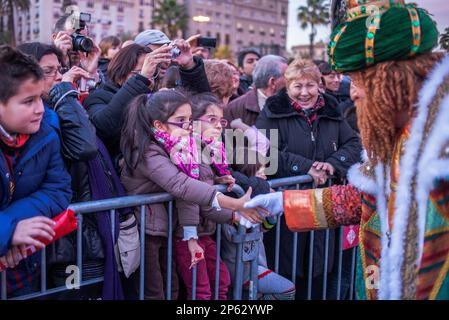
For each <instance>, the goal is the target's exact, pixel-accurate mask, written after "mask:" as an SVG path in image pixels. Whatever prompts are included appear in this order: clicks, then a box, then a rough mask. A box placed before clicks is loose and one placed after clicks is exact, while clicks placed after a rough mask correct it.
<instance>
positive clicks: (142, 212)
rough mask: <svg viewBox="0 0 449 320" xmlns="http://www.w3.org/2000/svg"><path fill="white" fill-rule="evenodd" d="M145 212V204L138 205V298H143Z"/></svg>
mask: <svg viewBox="0 0 449 320" xmlns="http://www.w3.org/2000/svg"><path fill="white" fill-rule="evenodd" d="M145 214H146V206H145V205H141V206H140V278H139V300H144V299H145Z"/></svg>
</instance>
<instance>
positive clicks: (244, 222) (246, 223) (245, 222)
mask: <svg viewBox="0 0 449 320" xmlns="http://www.w3.org/2000/svg"><path fill="white" fill-rule="evenodd" d="M236 214H238V215H239V217H240V220H239V224H240V225H241V226H243V227H245V228H246V229H251V228H255V227H257V226H258V225H259V224H253V223H251V222H250V221H249V220H248V219H246V218H245V217H244V216H242V215H241V214H240V213H239V212H236Z"/></svg>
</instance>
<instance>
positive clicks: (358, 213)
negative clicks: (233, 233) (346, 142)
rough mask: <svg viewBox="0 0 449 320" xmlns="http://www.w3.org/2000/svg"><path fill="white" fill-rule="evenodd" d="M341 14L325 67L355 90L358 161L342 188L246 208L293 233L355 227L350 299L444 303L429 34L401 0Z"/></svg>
mask: <svg viewBox="0 0 449 320" xmlns="http://www.w3.org/2000/svg"><path fill="white" fill-rule="evenodd" d="M343 5H345V3H344V2H343V1H339V2H336V3H334V6H333V8H334V9H335V11H339V8H341V7H343ZM346 6H347V9H348V11H347V17H348V18H347V20H346V21H343V22H342V23H338V22H337V23H336V24H334V25H335V26H336V28H335V30H334V31H333V33H332V36H331V42H330V44H329V53H330V62H331V65H332V67H333V68H334V69H335V70H337V71H338V72H344V73H348V74H349V75H350V77H351V79H352V80H353V81H354V83H355V85H356V88H357V92H356V93H355V94H354V97H355V103H356V105H357V111H358V116H359V119H358V122H359V127H360V132H361V136H362V142H363V145H364V147H365V150H366V154H365V162H364V163H363V164H358V165H355V166H354V167H353V168H351V169H350V171H349V173H348V180H349V182H350V184H349V185H347V186H333V187H330V188H325V189H315V190H301V191H286V192H285V193H284V194H282V193H274V194H271V195H268V196H263V197H260V198H256V199H253V200H252V201H251V202H250V203H248V204H247V206H248V207H254V206H261V207H265V208H267V209H269V211H271V212H272V214H279V213H280V212H281V211H285V217H286V222H287V225H288V227H289V228H290V229H291V230H292V231H297V232H299V231H308V230H317V229H326V228H335V227H338V226H341V225H348V224H354V223H360V234H359V249H360V250H359V253H358V263H357V274H356V291H357V298H358V299H449V275H448V270H449V201H448V196H449V130H448V126H447V123H448V121H449V98H448V96H447V95H448V93H449V58H447V57H446V58H444V57H443V56H442V54H439V53H432V49H433V48H434V47H435V46H436V45H437V41H438V31H437V29H436V24H435V22H434V21H432V19H431V18H430V15H429V14H428V13H427V12H426V11H425V10H422V9H420V8H417V7H415V6H414V5H411V4H410V5H408V4H405V3H404V1H402V0H395V1H381V2H380V1H367V3H366V4H364V5H359V4H358V2H357V1H355V0H350V1H348V2H347V3H346ZM372 6H376V7H378V9H379V10H378V12H379V13H378V14H377V15H374V16H370V15H369V13H368V11H371V10H368V9H367V8H369V7H371V8H372ZM340 12H341V11H340ZM432 70H433V71H432ZM426 79H427V80H426ZM317 169H320V168H317Z"/></svg>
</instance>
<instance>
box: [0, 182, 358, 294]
mask: <svg viewBox="0 0 449 320" xmlns="http://www.w3.org/2000/svg"><path fill="white" fill-rule="evenodd" d="M311 181H312V179H311V177H310V176H299V177H291V178H285V179H278V180H272V181H270V185H271V187H272V188H275V189H276V188H277V189H283V188H285V187H288V186H295V185H296V187H297V188H298V189H299V185H301V184H304V183H310V182H311ZM217 189H218V190H219V191H221V192H226V187H225V186H217ZM232 192H233V193H235V194H236V195H237V196H238V197H241V196H243V195H244V194H245V192H244V191H243V189H242V188H241V187H240V186H238V185H235V186H234V188H233V190H232ZM173 201H174V198H173V197H172V196H171V195H170V194H166V193H161V194H151V195H139V196H129V197H123V198H115V199H108V200H102V201H94V202H86V203H79V204H73V205H71V206H70V209H72V210H73V211H75V212H76V213H77V219H78V225H79V228H78V230H77V237H76V239H77V241H76V242H77V245H76V251H77V252H76V265H77V267H78V270H79V273H78V276H79V279H80V287H84V286H88V285H92V284H96V283H101V282H102V281H103V277H100V278H96V279H91V280H87V281H83V280H82V279H83V259H82V257H83V248H82V245H83V244H82V234H83V224H82V222H83V215H84V214H91V213H95V212H100V211H110V214H111V219H112V221H114V219H113V218H114V217H115V215H116V213H117V210H118V209H123V208H132V207H140V257H141V260H140V270H139V272H140V279H139V299H140V300H143V299H144V283H145V272H144V271H145V268H144V266H145V207H146V206H147V205H150V204H158V203H166V202H168V215H169V228H168V230H169V234H168V247H167V250H168V254H167V279H166V281H167V285H166V298H167V300H171V299H172V297H171V294H172V293H171V289H172V283H171V280H172V272H176V271H174V270H172V257H173V252H172V251H173V246H172V245H173V231H172V230H173V228H172V227H173ZM280 222H281V221H280V219H279V220H278V223H277V226H276V254H275V256H276V258H275V261H276V262H275V270H274V271H275V272H276V273H278V271H279V249H280ZM111 225H112V230H111V231H112V234H114V233H115V224H114V223H112V224H111ZM342 230H343V229H341V231H340V232H341V237H340V243H339V246H340V247H339V248H340V250H339V265H338V270H339V277H338V293H337V299H340V290H339V289H340V285H341V268H342V266H341V262H342ZM221 231H222V230H221V225H217V238H216V244H217V262H216V274H215V292H214V293H213V294H214V298H215V300H218V297H219V282H220V271H219V266H220V249H221V237H222V233H221ZM313 236H314V232H313V231H312V232H310V238H311V241H310V248H311V251H310V257H309V275H308V279H309V284H308V285H309V288H308V298H309V299H311V290H312V289H311V288H312V266H313V264H312V262H313ZM261 237H262V233H261V231H260V227H258V228H253V229H251V231H250V232H246V229H245V228H244V227H242V226H240V227H239V230H238V232H237V233H236V234H235V235H234V236H233V238H232V241H233V242H234V243H235V244H236V245H237V257H236V270H235V271H236V272H235V279H234V282H233V299H234V300H241V299H242V292H243V281H244V279H243V274H244V272H243V271H244V267H245V263H249V264H250V280H249V284H250V285H249V299H250V300H256V299H257V293H258V288H257V283H258V254H259V252H258V245H257V244H256V245H254V246H252V247H253V248H255V250H254V251H253V252H251V253H250V254H248V253H244V252H243V245H244V243H248V242H257V241H259V240H260V238H261ZM297 239H298V234H297V233H294V240H293V241H294V244H293V245H294V252H293V253H294V254H293V260H294V261H293V265H292V268H293V270H292V282H293V283H295V279H296V257H297ZM328 248H329V230H327V233H326V253H327V251H328ZM355 249H356V248H354V249H352V250H353V261H352V266H351V268H352V276H351V286H350V297H352V296H353V285H354V281H353V279H354V268H355ZM40 254H41V260H42V261H41V279H40V282H41V284H40V291H39V292H36V293H32V294H28V295H25V296H20V297H14V298H12V299H10V300H29V299H36V298H42V297H45V296H48V295H51V294H56V293H61V292H64V291H68V290H69V289H68V288H67V287H65V286H64V287H58V288H52V289H48V288H47V265H46V250H45V249H43V250H42V251H41V252H40ZM325 259H326V263H325V270H324V271H325V274H326V275H327V268H328V255H327V254H326V258H325ZM7 272H8V271H4V272H2V273H1V289H0V300H8V297H7V287H6V273H7ZM196 278H197V268H196V266H195V267H194V268H193V269H192V300H195V299H196V291H197V290H196V288H197V283H196ZM326 286H327V279H325V281H324V288H323V299H326Z"/></svg>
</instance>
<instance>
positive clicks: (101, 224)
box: [88, 137, 132, 300]
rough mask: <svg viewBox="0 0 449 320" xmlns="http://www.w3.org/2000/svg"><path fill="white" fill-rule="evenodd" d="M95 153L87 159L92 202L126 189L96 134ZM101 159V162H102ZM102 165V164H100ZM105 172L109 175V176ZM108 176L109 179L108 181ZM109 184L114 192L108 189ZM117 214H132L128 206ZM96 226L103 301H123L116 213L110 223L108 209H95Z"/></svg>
mask: <svg viewBox="0 0 449 320" xmlns="http://www.w3.org/2000/svg"><path fill="white" fill-rule="evenodd" d="M97 146H98V154H97V156H96V157H95V159H93V160H90V161H88V174H89V184H90V189H91V196H92V200H93V201H97V200H105V199H111V198H115V197H124V196H126V192H125V190H124V188H123V186H122V184H121V182H120V179H119V178H118V176H117V174H116V172H115V169H114V166H113V164H112V161H111V158H110V156H109V153H108V151H107V150H106V147H105V146H104V144H103V142H102V141H101V140H100V139H99V138H98V137H97ZM102 160H103V161H102ZM104 166H105V167H104ZM106 172H107V173H108V174H110V176H109V178H108V177H107V175H106ZM108 179H110V182H109V181H108ZM109 183H111V184H112V185H113V188H114V189H115V191H116V192H115V193H114V192H113V191H112V190H110V188H109ZM119 212H120V214H127V213H129V212H131V213H132V210H131V209H121V210H119ZM95 216H96V219H97V225H98V233H99V235H100V237H101V240H102V242H103V249H104V255H105V263H104V282H103V299H104V300H123V299H124V295H123V289H122V283H121V280H120V274H119V272H118V268H117V263H116V260H115V253H114V244H115V243H116V242H117V239H118V236H119V232H120V220H119V215H118V214H116V215H115V219H114V221H113V222H111V215H110V213H109V211H102V212H97V213H96V214H95ZM112 223H114V224H115V234H114V235H112V229H111V227H112Z"/></svg>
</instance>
